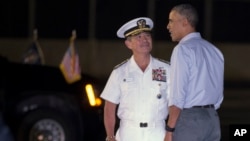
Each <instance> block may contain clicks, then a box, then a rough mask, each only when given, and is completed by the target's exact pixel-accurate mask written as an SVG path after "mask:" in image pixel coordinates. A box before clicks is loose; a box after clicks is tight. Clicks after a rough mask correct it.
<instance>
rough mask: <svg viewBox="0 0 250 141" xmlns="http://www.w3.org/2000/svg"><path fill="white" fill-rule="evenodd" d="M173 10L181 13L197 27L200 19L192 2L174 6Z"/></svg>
mask: <svg viewBox="0 0 250 141" xmlns="http://www.w3.org/2000/svg"><path fill="white" fill-rule="evenodd" d="M171 11H176V12H178V13H179V14H180V15H182V16H184V17H186V18H187V20H188V22H189V23H190V25H191V26H192V27H194V28H195V27H196V26H197V24H198V21H199V17H198V13H197V11H196V9H195V8H194V7H193V6H192V5H191V4H180V5H177V6H175V7H173V8H172V10H171Z"/></svg>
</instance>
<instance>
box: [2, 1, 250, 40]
mask: <svg viewBox="0 0 250 141" xmlns="http://www.w3.org/2000/svg"><path fill="white" fill-rule="evenodd" d="M89 1H90V0H36V5H35V7H36V8H35V13H34V14H35V19H34V26H35V27H36V28H37V29H38V33H39V37H40V38H68V37H69V36H70V35H71V31H72V30H73V29H76V30H77V35H78V38H82V39H86V38H88V32H89V29H88V27H89V18H90V17H89ZM155 1H156V3H155V18H154V22H155V28H154V37H155V39H156V40H169V39H170V38H169V35H168V32H167V30H166V28H165V27H166V24H167V22H168V13H169V10H170V9H171V8H172V6H174V5H175V4H178V3H181V2H190V3H192V4H193V5H194V6H196V7H197V9H198V11H199V14H200V25H199V27H198V30H199V31H200V32H201V33H202V32H203V30H204V29H203V26H204V18H206V17H204V9H205V8H204V7H205V3H204V1H205V0H155ZM96 2H97V7H96V15H95V16H94V17H95V18H96V25H95V27H96V29H95V30H96V33H95V35H96V38H97V39H101V40H102V39H117V37H116V30H117V29H118V28H119V27H120V26H121V25H122V24H123V23H124V22H126V21H128V20H130V19H132V18H135V17H139V16H147V7H148V6H147V3H146V2H147V1H146V0H145V1H143V2H142V1H141V0H126V1H119V0H96ZM28 3H29V0H21V1H18V0H8V1H1V5H0V6H1V8H0V9H1V10H0V16H1V17H2V18H1V23H0V38H9V37H16V38H25V37H28V35H29V5H28ZM249 7H250V1H249V2H248V1H246V0H213V9H212V12H213V14H212V16H213V18H212V21H211V22H212V31H211V33H212V40H213V41H229V42H248V41H250V36H249V33H250V28H249V27H248V26H249V25H250V20H249V19H250V8H249Z"/></svg>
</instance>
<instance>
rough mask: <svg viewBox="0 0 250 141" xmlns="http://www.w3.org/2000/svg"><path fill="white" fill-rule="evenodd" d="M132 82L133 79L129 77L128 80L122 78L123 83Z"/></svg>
mask: <svg viewBox="0 0 250 141" xmlns="http://www.w3.org/2000/svg"><path fill="white" fill-rule="evenodd" d="M133 81H134V79H133V78H131V77H128V78H124V79H123V82H133Z"/></svg>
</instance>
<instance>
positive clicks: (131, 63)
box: [130, 55, 152, 72]
mask: <svg viewBox="0 0 250 141" xmlns="http://www.w3.org/2000/svg"><path fill="white" fill-rule="evenodd" d="M151 68H152V56H151V55H150V62H149V64H148V66H147V68H146V70H145V71H144V72H147V71H148V70H150V69H151ZM130 70H131V71H135V70H136V71H140V72H142V70H141V69H140V67H139V66H138V65H137V64H136V62H135V58H134V55H132V56H131V58H130Z"/></svg>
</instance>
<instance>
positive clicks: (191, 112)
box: [173, 108, 221, 141]
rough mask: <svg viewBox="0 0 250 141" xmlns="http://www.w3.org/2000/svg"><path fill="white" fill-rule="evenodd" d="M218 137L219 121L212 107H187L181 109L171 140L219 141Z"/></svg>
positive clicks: (219, 131)
mask: <svg viewBox="0 0 250 141" xmlns="http://www.w3.org/2000/svg"><path fill="white" fill-rule="evenodd" d="M220 138H221V129H220V121H219V116H218V113H217V111H216V110H215V109H214V108H189V109H183V110H182V111H181V114H180V116H179V119H178V120H177V123H176V126H175V131H174V133H173V141H220Z"/></svg>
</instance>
